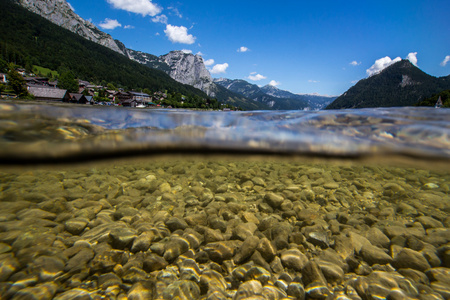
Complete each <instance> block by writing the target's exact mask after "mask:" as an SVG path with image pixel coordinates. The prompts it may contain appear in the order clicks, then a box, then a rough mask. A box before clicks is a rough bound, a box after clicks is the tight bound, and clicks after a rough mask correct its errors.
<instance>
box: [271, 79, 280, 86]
mask: <svg viewBox="0 0 450 300" xmlns="http://www.w3.org/2000/svg"><path fill="white" fill-rule="evenodd" d="M280 84H281V82H279V81H275V80H271V81H270V82H269V85H271V86H277V85H280Z"/></svg>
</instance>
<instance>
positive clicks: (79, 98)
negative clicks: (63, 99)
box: [69, 93, 90, 104]
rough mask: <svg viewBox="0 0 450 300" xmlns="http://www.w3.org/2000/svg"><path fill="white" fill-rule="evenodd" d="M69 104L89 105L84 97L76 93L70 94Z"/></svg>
mask: <svg viewBox="0 0 450 300" xmlns="http://www.w3.org/2000/svg"><path fill="white" fill-rule="evenodd" d="M69 95H70V99H69V102H71V103H77V104H90V103H89V101H88V100H87V98H86V96H85V95H83V94H78V93H70V94H69Z"/></svg>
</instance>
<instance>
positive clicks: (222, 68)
mask: <svg viewBox="0 0 450 300" xmlns="http://www.w3.org/2000/svg"><path fill="white" fill-rule="evenodd" d="M228 67H229V65H228V64H227V63H224V64H217V65H215V66H214V67H213V68H212V69H211V70H210V72H211V74H220V73H225V72H226V71H227V69H228Z"/></svg>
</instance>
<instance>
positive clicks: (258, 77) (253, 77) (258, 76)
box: [247, 72, 267, 81]
mask: <svg viewBox="0 0 450 300" xmlns="http://www.w3.org/2000/svg"><path fill="white" fill-rule="evenodd" d="M247 78H248V79H250V80H252V81H259V80H263V79H266V78H267V77H266V76H263V75H261V74H256V72H253V73H251V74H250V75H249V76H248V77H247Z"/></svg>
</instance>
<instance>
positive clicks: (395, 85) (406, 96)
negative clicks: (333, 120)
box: [327, 60, 450, 109]
mask: <svg viewBox="0 0 450 300" xmlns="http://www.w3.org/2000/svg"><path fill="white" fill-rule="evenodd" d="M448 89H450V75H448V76H446V77H439V78H437V77H434V76H431V75H428V74H426V73H425V72H423V71H422V70H420V69H419V68H418V67H416V66H414V65H413V64H412V63H411V62H410V61H409V60H402V61H399V62H397V63H395V64H393V65H391V66H389V67H387V68H386V69H384V70H383V71H381V72H380V73H378V74H376V75H373V76H370V77H369V78H366V79H362V80H360V81H359V82H358V83H357V84H355V85H354V86H353V87H351V88H350V89H349V90H348V91H347V92H345V93H344V94H342V95H341V96H340V97H338V98H337V99H336V100H335V101H334V102H333V103H331V104H330V105H328V107H327V109H341V108H366V107H394V106H412V105H415V104H417V103H418V102H420V101H423V100H424V99H426V98H427V97H430V96H431V95H433V94H437V93H440V92H442V91H443V90H448Z"/></svg>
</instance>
